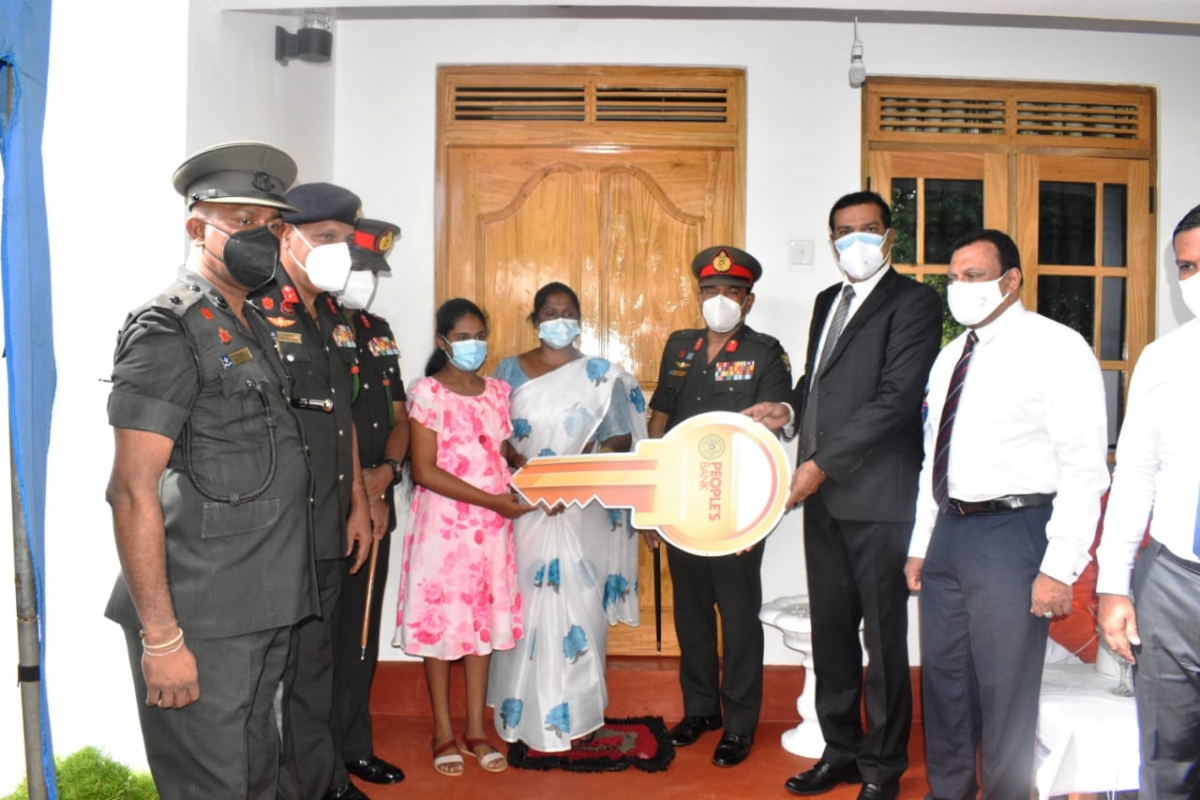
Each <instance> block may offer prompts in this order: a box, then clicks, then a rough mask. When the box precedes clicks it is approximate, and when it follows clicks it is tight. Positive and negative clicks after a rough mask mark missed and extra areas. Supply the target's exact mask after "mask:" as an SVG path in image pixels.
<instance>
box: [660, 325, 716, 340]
mask: <svg viewBox="0 0 1200 800" xmlns="http://www.w3.org/2000/svg"><path fill="white" fill-rule="evenodd" d="M707 333H708V329H707V328H684V329H682V330H678V331H673V332H672V333H671V335H670V336H668V337H667V341H668V342H670V341H672V340H674V339H687V340H688V342H689V343H690V342H694V341H696V340H697V339H699V338H700V337H701V336H705V335H706V334H707Z"/></svg>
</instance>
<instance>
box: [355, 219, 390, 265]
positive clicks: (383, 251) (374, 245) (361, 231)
mask: <svg viewBox="0 0 1200 800" xmlns="http://www.w3.org/2000/svg"><path fill="white" fill-rule="evenodd" d="M399 238H400V227H399V226H398V225H393V224H392V223H390V222H384V221H383V220H379V219H367V218H365V217H364V218H362V219H359V220H358V221H357V222H355V223H354V233H353V234H352V235H351V237H350V258H351V260H352V261H353V264H354V267H353V268H354V269H369V270H371V271H372V272H391V271H392V268H391V267H389V266H388V263H387V255H388V253H389V252H391V249H392V245H393V244H395V243H396V240H397V239H399Z"/></svg>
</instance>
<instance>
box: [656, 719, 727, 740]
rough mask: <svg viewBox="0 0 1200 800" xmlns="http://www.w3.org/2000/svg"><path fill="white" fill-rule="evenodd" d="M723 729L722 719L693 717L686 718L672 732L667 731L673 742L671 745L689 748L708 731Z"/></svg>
mask: <svg viewBox="0 0 1200 800" xmlns="http://www.w3.org/2000/svg"><path fill="white" fill-rule="evenodd" d="M720 727H721V717H720V716H716V717H693V716H690V715H689V716H686V717H684V718H683V719H681V720H680V721H679V724H678V725H676V726H675V727H674V728H671V730H669V731H667V738H668V739H670V740H671V744H673V745H675V746H676V747H687V746H688V745H689V744H694V743H695V741H696V740H697V739H699V738H700V735H701V734H703V733H705V732H707V731H715V730H717V729H718V728H720Z"/></svg>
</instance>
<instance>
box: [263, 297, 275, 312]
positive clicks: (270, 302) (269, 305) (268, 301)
mask: <svg viewBox="0 0 1200 800" xmlns="http://www.w3.org/2000/svg"><path fill="white" fill-rule="evenodd" d="M262 307H263V309H264V310H266V311H270V310H271V309H273V308H275V299H274V298H273V297H264V298H263V299H262Z"/></svg>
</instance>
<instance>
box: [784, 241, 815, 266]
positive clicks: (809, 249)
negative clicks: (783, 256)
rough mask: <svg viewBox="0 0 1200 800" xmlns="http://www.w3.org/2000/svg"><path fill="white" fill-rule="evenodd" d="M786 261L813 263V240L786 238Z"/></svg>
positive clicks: (791, 262) (790, 262)
mask: <svg viewBox="0 0 1200 800" xmlns="http://www.w3.org/2000/svg"><path fill="white" fill-rule="evenodd" d="M788 263H789V264H811V263H813V241H812V239H800V238H795V239H789V240H788Z"/></svg>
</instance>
